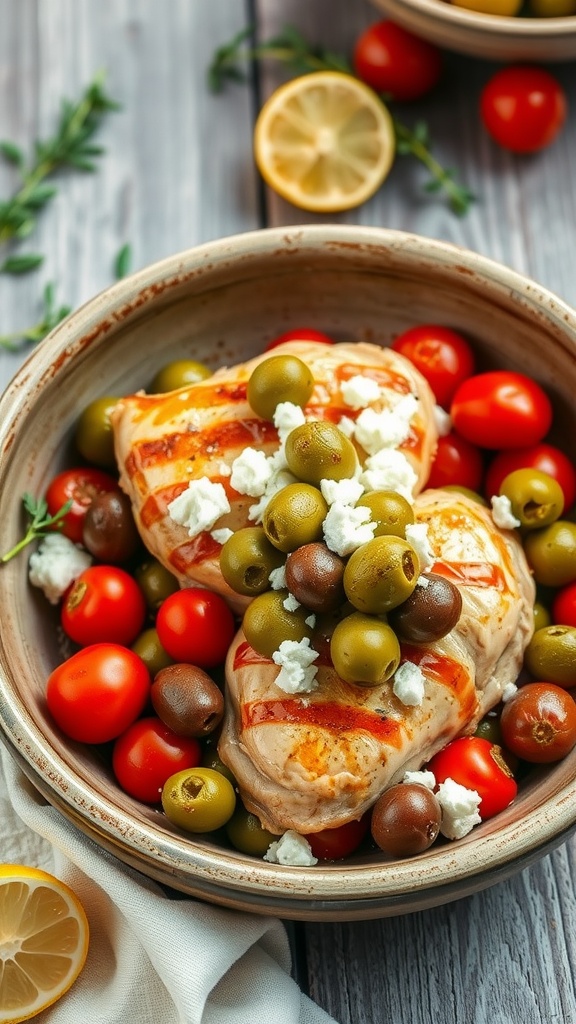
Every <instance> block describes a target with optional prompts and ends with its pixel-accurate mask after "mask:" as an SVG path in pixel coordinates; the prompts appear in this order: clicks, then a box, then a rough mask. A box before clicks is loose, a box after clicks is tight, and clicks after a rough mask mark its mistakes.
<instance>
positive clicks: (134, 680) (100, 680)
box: [46, 644, 150, 743]
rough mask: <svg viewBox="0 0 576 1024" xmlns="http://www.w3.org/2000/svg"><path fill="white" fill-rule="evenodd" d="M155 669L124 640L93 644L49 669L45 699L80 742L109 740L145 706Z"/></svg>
mask: <svg viewBox="0 0 576 1024" xmlns="http://www.w3.org/2000/svg"><path fill="white" fill-rule="evenodd" d="M149 693H150V674H149V672H148V669H147V668H146V665H145V664H144V662H143V661H142V659H141V658H139V657H138V655H137V654H134V652H133V651H131V650H129V649H128V648H127V647H122V646H120V645H119V644H92V645H91V646H89V647H83V648H82V650H81V651H78V652H77V653H76V654H73V655H72V657H71V658H68V659H67V660H66V661H64V662H63V663H62V664H61V665H58V667H57V668H55V669H54V671H53V672H52V673H51V674H50V676H49V678H48V684H47V688H46V702H47V704H48V710H49V711H50V714H51V715H52V717H53V719H54V721H55V722H56V724H57V725H58V726H59V728H60V729H62V732H64V733H66V735H67V736H70V738H71V739H73V740H78V741H79V742H80V743H108V742H109V740H113V739H116V737H117V736H119V735H120V733H123V732H124V731H125V729H127V728H128V726H129V725H131V723H132V722H134V721H135V719H136V718H138V715H140V713H141V712H142V711H143V709H144V706H145V704H146V701H147V700H148V696H149Z"/></svg>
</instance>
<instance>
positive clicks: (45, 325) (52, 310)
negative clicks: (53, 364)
mask: <svg viewBox="0 0 576 1024" xmlns="http://www.w3.org/2000/svg"><path fill="white" fill-rule="evenodd" d="M42 298H43V303H44V307H43V310H42V316H41V317H40V320H39V321H38V323H36V324H34V326H33V327H29V328H27V329H26V330H22V331H17V332H16V333H15V334H4V335H0V347H1V348H4V349H8V351H10V352H19V351H20V349H21V348H22V346H23V345H24V344H25V343H26V342H30V343H31V344H33V345H36V344H37V343H38V342H39V341H42V339H43V338H45V337H46V335H47V334H49V333H50V331H51V330H52V329H53V328H54V327H56V324H59V323H60V321H61V320H63V319H64V317H67V316H68V314H69V312H70V306H57V305H56V302H55V293H54V285H53V284H52V283H49V284H47V285H46V287H45V288H44V292H43V296H42Z"/></svg>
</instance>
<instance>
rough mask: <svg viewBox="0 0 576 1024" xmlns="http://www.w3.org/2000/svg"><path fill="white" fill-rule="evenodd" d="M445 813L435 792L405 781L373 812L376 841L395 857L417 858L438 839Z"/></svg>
mask: <svg viewBox="0 0 576 1024" xmlns="http://www.w3.org/2000/svg"><path fill="white" fill-rule="evenodd" d="M441 816H442V812H441V809H440V804H439V803H438V800H437V799H436V797H435V796H434V793H432V792H431V790H429V789H427V788H426V786H421V785H420V784H419V783H412V782H401V783H399V785H397V786H392V787H391V789H388V790H386V792H385V793H383V794H382V796H381V797H380V798H379V799H378V800H377V802H376V803H375V805H374V808H373V811H372V838H373V840H374V842H375V843H376V844H377V845H378V846H379V847H380V849H381V850H383V851H384V853H389V854H390V855H391V856H392V857H413V856H414V855H415V854H417V853H423V852H424V850H427V849H428V848H429V847H430V846H432V843H433V842H434V840H435V839H436V837H437V836H438V833H439V831H440V820H441Z"/></svg>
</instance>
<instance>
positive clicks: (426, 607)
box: [388, 572, 462, 644]
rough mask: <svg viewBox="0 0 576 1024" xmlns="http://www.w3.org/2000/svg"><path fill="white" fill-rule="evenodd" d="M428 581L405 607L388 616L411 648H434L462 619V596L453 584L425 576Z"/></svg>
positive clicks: (407, 600)
mask: <svg viewBox="0 0 576 1024" xmlns="http://www.w3.org/2000/svg"><path fill="white" fill-rule="evenodd" d="M420 579H421V580H426V581H427V582H426V583H425V584H424V583H422V582H421V583H417V584H416V587H415V588H414V590H413V591H412V593H411V594H410V597H408V598H407V599H406V601H404V602H403V603H402V604H400V605H398V607H397V608H394V609H393V610H392V611H391V612H390V613H389V615H388V621H389V622H390V625H391V626H392V629H393V630H394V631H395V632H396V633H397V634H398V636H399V637H400V639H401V640H405V641H406V642H407V643H412V644H431V643H433V642H434V641H435V640H441V639H442V637H443V636H446V634H447V633H449V632H450V630H451V629H454V626H455V625H456V623H457V622H458V619H459V618H460V613H461V611H462V595H461V594H460V591H459V590H458V587H456V586H455V585H454V584H453V583H451V582H450V580H447V579H444V577H443V576H438V575H437V574H436V573H433V572H424V573H422V576H421V577H420Z"/></svg>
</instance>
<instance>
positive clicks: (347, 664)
mask: <svg viewBox="0 0 576 1024" xmlns="http://www.w3.org/2000/svg"><path fill="white" fill-rule="evenodd" d="M330 657H331V658H332V664H333V665H334V668H335V670H336V672H337V673H338V675H339V676H340V678H341V679H343V680H344V681H345V682H346V683H355V684H356V685H357V686H379V685H380V684H381V683H384V682H386V680H387V679H389V678H390V676H393V675H394V673H395V671H396V669H397V668H398V665H399V664H400V644H399V643H398V639H397V637H396V634H395V633H394V630H392V629H391V628H390V626H389V625H388V623H386V622H382V620H381V619H377V618H375V617H374V616H373V615H363V614H362V613H361V612H353V613H352V615H347V616H346V618H345V619H342V621H341V622H339V623H338V625H337V626H336V628H335V630H334V632H333V633H332V639H331V641H330Z"/></svg>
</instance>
